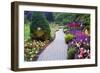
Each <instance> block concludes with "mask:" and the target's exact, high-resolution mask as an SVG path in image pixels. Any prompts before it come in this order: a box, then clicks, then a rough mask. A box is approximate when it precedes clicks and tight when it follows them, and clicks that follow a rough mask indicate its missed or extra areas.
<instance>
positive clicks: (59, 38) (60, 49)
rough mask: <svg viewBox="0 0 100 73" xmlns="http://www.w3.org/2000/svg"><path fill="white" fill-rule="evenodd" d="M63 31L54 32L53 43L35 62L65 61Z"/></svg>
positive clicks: (65, 51) (65, 46)
mask: <svg viewBox="0 0 100 73" xmlns="http://www.w3.org/2000/svg"><path fill="white" fill-rule="evenodd" d="M64 35H65V34H64V33H63V29H59V31H57V32H56V37H55V39H54V41H53V42H52V43H51V44H50V45H48V46H47V47H46V48H45V50H44V51H43V52H42V53H41V54H40V55H39V58H38V60H37V61H42V60H43V61H45V60H66V59H67V45H66V43H65V40H64Z"/></svg>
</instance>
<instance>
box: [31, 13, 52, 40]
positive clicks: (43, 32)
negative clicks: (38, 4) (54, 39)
mask: <svg viewBox="0 0 100 73" xmlns="http://www.w3.org/2000/svg"><path fill="white" fill-rule="evenodd" d="M50 32H51V31H50V27H49V24H48V21H47V20H46V17H45V15H44V14H43V13H42V12H33V13H32V20H31V26H30V33H31V38H32V39H37V40H47V39H50Z"/></svg>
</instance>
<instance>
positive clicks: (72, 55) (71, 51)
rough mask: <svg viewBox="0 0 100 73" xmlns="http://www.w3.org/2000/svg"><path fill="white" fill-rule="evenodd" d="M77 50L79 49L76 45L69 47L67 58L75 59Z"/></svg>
mask: <svg viewBox="0 0 100 73" xmlns="http://www.w3.org/2000/svg"><path fill="white" fill-rule="evenodd" d="M76 51H77V49H76V48H75V47H70V48H68V51H67V54H68V56H67V58H68V59H74V58H75V53H76Z"/></svg>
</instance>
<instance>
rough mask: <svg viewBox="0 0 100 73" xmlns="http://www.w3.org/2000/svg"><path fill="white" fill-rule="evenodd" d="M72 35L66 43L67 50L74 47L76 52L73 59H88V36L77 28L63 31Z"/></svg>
mask: <svg viewBox="0 0 100 73" xmlns="http://www.w3.org/2000/svg"><path fill="white" fill-rule="evenodd" d="M65 33H66V34H68V33H70V34H73V35H74V37H75V38H74V39H73V40H72V41H70V42H69V43H68V50H69V49H70V48H71V47H74V48H75V49H76V50H77V52H76V53H75V57H74V59H89V58H90V36H88V35H86V34H85V32H84V31H82V30H78V29H70V30H67V31H66V32H65Z"/></svg>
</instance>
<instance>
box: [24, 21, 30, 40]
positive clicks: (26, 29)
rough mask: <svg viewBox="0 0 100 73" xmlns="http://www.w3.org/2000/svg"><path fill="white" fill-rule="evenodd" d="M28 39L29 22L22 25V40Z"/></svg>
mask: <svg viewBox="0 0 100 73" xmlns="http://www.w3.org/2000/svg"><path fill="white" fill-rule="evenodd" d="M28 39H30V24H29V23H27V24H25V25H24V40H28Z"/></svg>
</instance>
